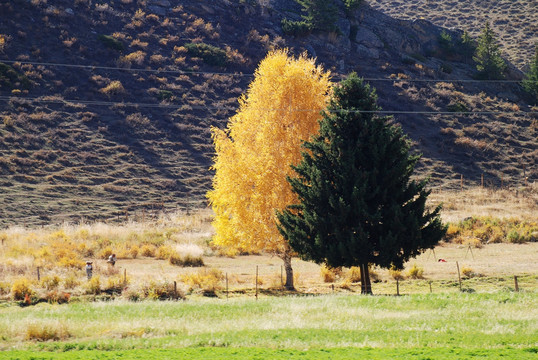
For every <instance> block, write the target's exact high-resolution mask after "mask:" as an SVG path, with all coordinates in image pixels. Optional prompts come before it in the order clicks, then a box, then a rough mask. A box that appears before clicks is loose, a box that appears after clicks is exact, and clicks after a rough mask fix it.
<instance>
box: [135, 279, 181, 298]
mask: <svg viewBox="0 0 538 360" xmlns="http://www.w3.org/2000/svg"><path fill="white" fill-rule="evenodd" d="M138 294H139V295H138V296H139V298H146V299H149V300H177V299H183V298H185V294H184V293H183V292H182V291H181V290H180V289H177V288H174V286H173V284H171V283H169V282H166V281H165V282H156V281H150V282H149V284H146V285H144V286H143V287H142V289H141V290H140V292H139V293H138ZM126 297H130V299H131V300H135V299H134V297H135V294H134V293H133V292H129V291H128V292H127V293H126Z"/></svg>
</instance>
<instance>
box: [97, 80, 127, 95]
mask: <svg viewBox="0 0 538 360" xmlns="http://www.w3.org/2000/svg"><path fill="white" fill-rule="evenodd" d="M99 91H100V92H101V93H103V94H105V95H108V96H111V95H121V94H125V92H126V91H125V88H124V87H123V85H122V84H121V81H119V80H114V81H111V82H110V84H108V85H107V86H105V87H104V88H102V89H101V90H99Z"/></svg>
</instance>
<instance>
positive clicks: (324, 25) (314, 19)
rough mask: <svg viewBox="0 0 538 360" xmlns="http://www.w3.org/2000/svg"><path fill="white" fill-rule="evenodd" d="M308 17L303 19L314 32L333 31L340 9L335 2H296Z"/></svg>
mask: <svg viewBox="0 0 538 360" xmlns="http://www.w3.org/2000/svg"><path fill="white" fill-rule="evenodd" d="M296 1H297V2H298V3H299V4H300V5H301V6H302V7H303V11H305V12H306V15H304V16H303V18H304V19H305V20H306V21H307V22H308V24H310V26H311V28H312V29H313V30H320V31H333V30H335V23H336V20H337V19H338V8H337V7H336V5H335V3H334V1H333V0H296Z"/></svg>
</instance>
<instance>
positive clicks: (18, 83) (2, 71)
mask: <svg viewBox="0 0 538 360" xmlns="http://www.w3.org/2000/svg"><path fill="white" fill-rule="evenodd" d="M31 85H32V82H31V81H30V79H28V78H27V77H26V76H25V75H21V74H19V73H18V72H17V70H15V69H14V68H13V67H11V66H9V65H7V64H4V63H2V62H0V88H6V89H14V88H21V89H26V90H27V89H29V88H30V87H31Z"/></svg>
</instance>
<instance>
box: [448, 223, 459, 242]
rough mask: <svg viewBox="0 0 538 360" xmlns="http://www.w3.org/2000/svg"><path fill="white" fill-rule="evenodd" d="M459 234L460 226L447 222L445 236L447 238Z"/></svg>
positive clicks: (452, 237)
mask: <svg viewBox="0 0 538 360" xmlns="http://www.w3.org/2000/svg"><path fill="white" fill-rule="evenodd" d="M459 234H460V227H459V226H458V225H456V224H448V229H447V230H446V234H445V238H446V239H448V240H451V239H454V238H455V237H457V236H458V235H459Z"/></svg>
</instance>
